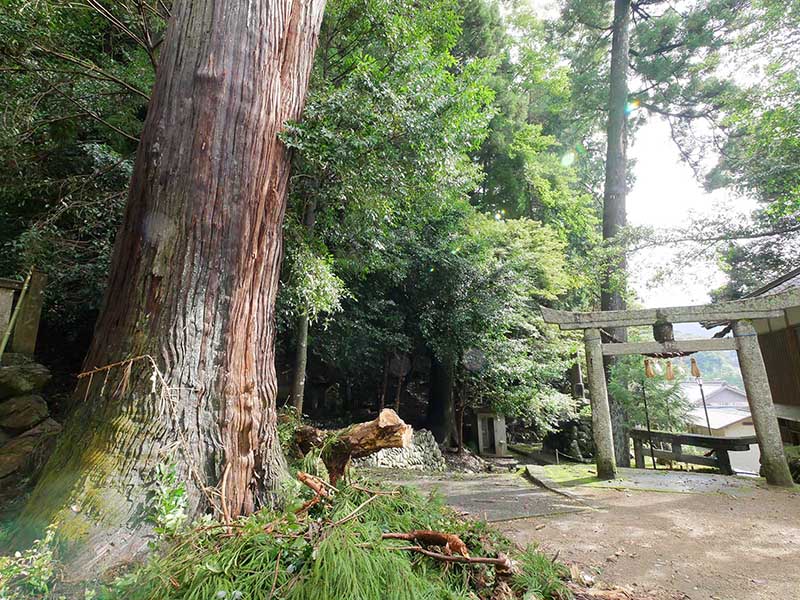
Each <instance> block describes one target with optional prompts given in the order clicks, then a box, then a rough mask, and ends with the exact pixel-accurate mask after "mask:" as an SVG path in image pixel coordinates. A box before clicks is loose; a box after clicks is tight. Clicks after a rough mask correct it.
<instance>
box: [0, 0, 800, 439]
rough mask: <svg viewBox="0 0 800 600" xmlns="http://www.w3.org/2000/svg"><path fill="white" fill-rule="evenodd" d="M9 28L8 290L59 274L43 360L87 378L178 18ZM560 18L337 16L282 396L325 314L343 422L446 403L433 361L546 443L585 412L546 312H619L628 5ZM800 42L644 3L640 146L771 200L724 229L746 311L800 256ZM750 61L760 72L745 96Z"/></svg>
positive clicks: (788, 25) (487, 9) (717, 2)
mask: <svg viewBox="0 0 800 600" xmlns="http://www.w3.org/2000/svg"><path fill="white" fill-rule="evenodd" d="M5 8H6V10H5V11H4V13H3V15H2V16H1V17H0V40H2V41H0V68H1V69H2V70H0V77H2V81H3V84H4V85H3V86H2V87H1V88H0V101H2V105H3V107H4V108H3V118H4V123H5V124H6V126H5V127H4V128H2V129H0V148H2V150H3V156H4V158H3V161H2V163H0V215H1V216H2V219H0V228H2V229H0V235H1V236H2V240H3V242H4V244H3V246H2V247H1V248H0V271H2V274H3V275H13V274H19V273H22V272H24V271H25V270H26V269H27V267H28V266H29V265H31V264H36V265H38V266H39V267H40V268H43V269H45V270H46V271H47V272H48V274H49V275H50V284H49V286H48V288H47V294H48V303H47V315H46V318H45V321H44V327H43V344H41V348H42V351H43V353H44V354H46V355H47V359H48V361H49V362H51V364H52V363H56V362H58V361H63V363H64V368H65V370H68V371H72V372H74V371H75V370H76V369H77V368H78V365H79V363H80V359H81V356H82V353H83V351H84V349H85V347H86V344H87V342H88V338H89V335H90V333H91V327H92V324H93V320H94V318H95V315H96V313H97V310H98V306H99V303H100V301H101V296H102V290H103V286H104V283H105V273H106V270H107V267H108V260H109V255H110V248H111V244H112V239H113V236H114V232H115V230H116V225H117V223H118V221H119V215H120V212H121V209H122V207H123V204H124V198H125V193H126V186H127V181H128V179H129V177H130V170H131V164H132V157H133V152H134V151H135V147H136V141H137V136H138V134H139V131H140V130H141V127H142V123H143V120H144V118H145V116H146V112H147V108H146V107H147V100H148V90H149V89H150V87H151V85H152V81H153V74H154V68H155V67H156V66H157V63H158V47H159V42H160V39H161V36H162V35H163V32H164V28H165V17H166V16H167V12H166V11H167V9H168V4H165V3H162V2H143V3H140V2H128V1H124V2H116V3H108V4H104V3H100V2H90V3H89V4H87V5H82V4H81V5H76V4H72V3H65V2H60V1H58V0H46V1H42V2H36V3H29V2H23V1H21V0H10V1H9V2H8V3H7V4H6V7H5ZM561 8H562V10H561V14H560V15H559V17H558V18H557V19H554V20H552V21H544V20H542V19H541V18H540V17H539V16H538V15H537V14H536V12H535V11H534V9H532V8H529V7H527V6H526V5H524V4H520V3H508V4H507V5H504V4H501V3H500V2H496V1H494V0H437V1H435V2H431V3H424V4H419V3H414V2H388V1H383V0H332V1H331V2H329V3H328V6H327V9H326V15H325V21H324V23H323V27H322V32H321V35H320V41H319V48H318V52H317V56H316V60H315V64H314V71H313V77H312V84H311V89H310V92H309V97H308V102H307V109H306V111H305V114H304V117H303V119H302V120H301V121H300V122H297V123H291V124H287V127H286V130H285V131H284V133H283V139H284V141H285V142H286V144H287V145H288V146H290V147H291V148H292V149H293V151H294V160H293V175H292V181H291V195H290V203H289V208H288V211H287V219H286V228H285V240H286V260H285V262H284V268H283V278H282V292H281V296H280V306H279V327H280V331H281V336H280V350H281V352H280V353H279V360H280V361H281V364H280V365H279V367H280V368H279V371H280V372H281V373H284V374H286V375H285V376H284V379H283V381H282V383H284V384H285V383H286V382H287V380H288V381H291V379H292V378H293V377H297V373H294V374H292V373H291V370H292V362H293V361H292V360H291V358H290V356H291V355H292V352H293V351H294V348H295V346H296V345H297V341H296V339H297V338H296V336H297V335H298V333H299V332H302V330H303V327H302V326H301V323H302V320H303V319H308V321H309V322H310V324H311V326H310V333H309V334H308V340H307V341H308V348H309V355H310V359H309V363H308V364H309V366H308V368H307V371H308V376H309V380H310V382H311V384H310V389H307V394H310V395H313V396H317V397H320V398H321V401H320V402H318V403H316V404H317V405H318V406H319V405H320V404H322V400H324V397H325V396H326V395H331V394H329V392H330V390H340V392H339V395H340V396H347V398H348V399H349V400H350V403H349V405H348V406H349V408H358V407H366V406H372V405H374V403H376V402H377V401H378V398H379V397H384V398H386V397H387V393H386V392H387V387H386V386H387V383H386V382H388V384H389V388H388V389H389V392H390V393H394V391H393V387H394V386H397V388H398V391H399V392H400V396H401V397H402V393H403V392H404V391H405V390H406V389H407V388H409V389H410V388H414V389H415V390H416V392H419V391H420V389H423V388H426V386H427V387H432V386H430V382H431V379H432V377H433V376H432V375H431V368H430V367H429V366H426V365H434V366H435V365H440V366H444V367H445V368H446V370H447V371H448V372H449V373H451V374H452V377H450V381H449V382H448V383H447V386H446V389H447V388H449V389H450V391H451V392H452V393H453V394H454V395H455V396H456V397H457V398H458V399H459V403H460V404H461V405H478V404H492V405H494V406H496V407H498V408H501V409H502V410H503V411H505V412H506V413H507V414H508V415H510V416H512V417H518V418H521V419H523V420H525V421H526V422H528V423H532V424H534V425H536V426H537V427H538V428H540V429H547V428H548V427H549V426H550V424H551V423H552V422H553V421H554V419H556V418H557V417H559V416H563V415H565V414H568V413H569V412H570V411H571V405H570V402H569V400H568V399H567V398H566V397H565V396H563V394H561V391H562V390H563V389H564V387H565V381H564V371H565V367H567V366H568V364H569V363H570V362H571V361H572V360H574V359H573V358H572V356H573V353H574V352H575V351H576V349H577V348H578V347H577V345H576V344H575V343H574V342H573V341H571V340H570V339H569V338H561V337H558V338H557V337H555V336H554V334H553V332H552V331H551V330H549V329H547V328H545V327H544V326H543V324H542V323H541V320H540V317H539V316H538V313H537V311H536V309H535V305H536V304H537V303H544V304H550V305H557V306H560V307H564V308H584V309H585V308H592V307H594V306H595V305H596V304H597V299H598V289H599V282H600V281H601V280H602V279H603V277H604V274H605V273H604V270H605V269H606V268H607V265H610V264H614V262H615V260H614V259H613V255H614V254H615V253H616V252H619V251H620V249H621V247H624V246H625V244H626V243H627V242H628V241H630V236H625V235H623V236H621V238H620V239H621V240H622V242H621V244H620V247H615V248H610V247H604V246H603V244H601V242H600V237H601V236H600V223H599V219H598V212H599V208H600V207H599V199H600V197H601V196H602V194H601V192H602V190H601V182H602V173H603V156H604V152H605V142H604V139H603V132H604V125H605V114H606V109H607V107H606V102H607V90H608V82H607V78H608V60H607V59H608V49H609V44H610V39H609V38H610V35H609V33H610V30H609V23H610V18H611V3H610V2H608V1H606V0H592V1H590V2H585V1H581V2H577V1H575V2H567V3H565V4H564V5H563V6H562V7H561ZM797 22H798V6H797V2H790V3H788V4H786V3H779V2H774V1H772V0H750V1H747V0H714V1H713V2H699V1H696V2H695V1H692V2H686V3H684V4H683V5H682V6H681V8H680V10H679V9H677V8H676V7H675V6H673V4H672V3H669V2H662V1H655V0H654V1H649V2H646V3H634V6H633V20H632V37H631V51H630V63H631V68H632V70H633V76H632V81H633V82H634V83H635V86H636V87H635V88H634V89H632V91H631V94H630V111H629V112H630V130H631V131H632V132H633V133H634V134H635V131H636V128H637V126H638V125H639V124H641V123H642V122H644V120H645V119H646V118H664V119H667V120H668V121H669V122H670V124H671V126H672V130H673V134H674V137H675V139H676V141H677V142H678V143H679V144H680V148H681V150H682V151H683V153H684V157H685V158H686V160H687V161H689V162H691V164H692V165H693V166H695V167H696V168H697V169H698V172H700V171H701V170H702V168H705V167H707V165H706V164H704V163H703V161H702V160H700V158H701V157H702V155H703V153H704V152H705V151H707V150H708V149H709V148H712V147H713V148H714V149H721V151H722V153H721V155H720V156H721V159H720V161H719V164H718V165H717V166H716V167H715V168H714V169H713V171H712V172H711V173H710V174H709V176H708V184H709V186H712V187H714V186H731V187H732V188H733V189H736V190H738V191H739V192H741V193H746V194H750V195H753V196H754V197H755V198H757V199H758V200H759V202H760V208H759V210H758V212H757V213H756V215H755V216H754V222H753V223H752V224H737V225H736V226H730V225H729V224H728V225H727V226H724V227H722V226H721V227H718V228H717V229H715V230H714V231H716V232H717V234H718V235H716V234H714V232H712V233H711V234H708V235H707V237H711V238H712V240H711V241H712V242H714V243H712V244H711V245H710V246H709V247H711V248H713V250H714V251H715V252H718V251H720V249H721V251H722V254H721V255H720V258H721V259H722V261H723V262H724V263H725V264H727V265H729V268H730V270H731V276H732V282H731V286H729V288H728V289H726V290H724V291H723V292H721V293H724V294H726V295H738V294H741V293H743V292H744V291H746V290H747V289H751V288H752V287H754V286H756V285H757V284H758V283H760V282H762V281H763V278H764V276H765V272H767V273H768V272H777V271H780V270H782V269H785V268H786V267H787V266H788V265H790V264H792V263H793V262H794V261H796V259H797V247H796V246H797V242H796V241H795V239H796V236H794V237H792V236H791V233H793V232H795V231H796V227H797V225H796V221H797V211H798V206H797V180H798V176H797V169H796V164H797V160H795V159H796V158H797V157H796V156H795V155H796V154H797V147H796V138H797V135H795V133H797V131H796V130H797V124H798V122H800V121H798V118H797V115H798V110H797V102H796V97H797V95H798V94H797V82H798V76H797V61H796V58H795V56H796V53H795V52H793V48H794V47H795V41H796V24H797ZM754 56H758V57H760V58H759V59H758V60H754V58H753V57H754ZM747 61H749V62H747ZM744 64H748V65H750V66H751V67H752V68H753V69H754V74H753V75H752V76H748V77H744V78H743V77H742V76H738V77H737V73H736V71H737V70H738V71H740V72H741V71H743V69H742V68H741V67H742V66H743V65H744ZM709 130H710V131H711V132H712V134H710V135H706V133H707V132H708V131H709ZM776 231H777V232H778V233H780V234H781V235H780V236H778V237H779V239H780V241H781V243H775V236H774V235H773V234H774V233H775V232H776ZM631 235H632V234H631ZM748 235H749V236H751V237H752V236H754V235H755V236H756V237H755V238H753V239H754V240H755V241H752V240H751V241H750V242H748V243H736V242H732V243H730V244H727V242H729V241H730V240H732V239H733V238H737V237H742V236H748ZM694 237H696V236H694ZM762 242H763V243H762ZM719 243H725V244H724V245H723V246H722V247H721V246H719ZM65 340H66V341H67V342H69V343H68V346H69V348H68V349H67V350H66V351H65V349H64V347H63V346H64V342H65ZM467 356H468V357H470V359H469V360H465V357H467ZM476 357H477V360H475V359H476ZM397 358H400V359H402V360H405V361H406V362H408V363H410V364H411V365H412V366H411V371H410V374H409V376H408V378H407V380H406V381H405V383H403V382H400V381H396V380H395V378H394V375H392V376H391V377H390V376H389V374H388V371H389V370H390V369H389V367H390V364H392V360H393V359H397ZM468 366H469V368H467V367H468ZM404 386H405V387H404ZM333 395H334V396H335V393H334V394H333ZM337 406H340V405H337ZM328 408H331V407H328Z"/></svg>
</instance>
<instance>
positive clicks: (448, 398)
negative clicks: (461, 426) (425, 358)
mask: <svg viewBox="0 0 800 600" xmlns="http://www.w3.org/2000/svg"><path fill="white" fill-rule="evenodd" d="M455 372H456V369H455V361H454V360H452V359H450V360H444V361H440V360H438V359H437V358H436V357H434V358H433V359H432V360H431V381H430V388H429V398H428V427H429V428H430V430H431V431H432V432H433V436H434V437H435V438H436V441H437V442H439V443H440V444H444V445H445V446H447V447H454V446H456V445H457V444H458V434H457V431H456V428H457V424H456V407H455V397H454V393H453V391H454V388H455Z"/></svg>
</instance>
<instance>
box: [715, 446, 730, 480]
mask: <svg viewBox="0 0 800 600" xmlns="http://www.w3.org/2000/svg"><path fill="white" fill-rule="evenodd" d="M714 455H715V456H716V457H717V464H718V465H719V472H720V473H722V474H723V475H733V467H731V457H730V454H728V451H727V450H714Z"/></svg>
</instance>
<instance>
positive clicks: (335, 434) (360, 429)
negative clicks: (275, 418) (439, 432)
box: [295, 408, 413, 485]
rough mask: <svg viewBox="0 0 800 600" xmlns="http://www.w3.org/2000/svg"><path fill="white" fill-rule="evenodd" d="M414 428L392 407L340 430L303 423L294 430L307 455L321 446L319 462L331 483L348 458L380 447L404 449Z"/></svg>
mask: <svg viewBox="0 0 800 600" xmlns="http://www.w3.org/2000/svg"><path fill="white" fill-rule="evenodd" d="M412 433H413V431H412V429H411V425H406V424H405V423H404V422H403V420H402V419H401V418H400V417H398V416H397V413H396V412H394V411H393V410H392V409H391V408H385V409H384V410H382V411H381V413H380V414H379V415H378V418H377V419H375V420H374V421H368V422H366V423H359V424H357V425H353V426H352V427H350V428H348V429H342V430H339V431H322V430H320V429H317V428H315V427H311V426H308V425H305V426H303V427H299V428H298V429H297V431H296V432H295V441H296V442H297V445H298V447H299V448H300V450H301V451H302V452H303V453H304V454H306V453H308V452H309V451H310V450H311V449H312V448H324V451H323V453H322V462H324V463H325V468H326V469H328V477H329V478H330V480H331V483H332V484H334V485H335V484H336V482H337V481H338V480H339V479H341V478H342V476H343V475H344V473H345V471H346V469H347V466H348V465H349V464H350V459H353V458H363V457H364V456H369V455H370V454H374V453H375V452H377V451H378V450H382V449H383V448H405V447H406V446H408V444H409V443H410V442H411V435H412Z"/></svg>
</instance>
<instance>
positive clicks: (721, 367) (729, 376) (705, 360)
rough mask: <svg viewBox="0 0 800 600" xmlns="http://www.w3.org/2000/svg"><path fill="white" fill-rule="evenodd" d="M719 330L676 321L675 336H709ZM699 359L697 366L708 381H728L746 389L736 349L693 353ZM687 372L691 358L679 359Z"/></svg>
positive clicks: (685, 337) (688, 337)
mask: <svg viewBox="0 0 800 600" xmlns="http://www.w3.org/2000/svg"><path fill="white" fill-rule="evenodd" d="M716 331H718V329H717V330H711V331H709V330H708V329H705V328H704V327H703V326H702V325H700V324H699V323H676V324H675V337H676V338H678V339H681V338H682V339H692V338H709V337H711V336H712V335H714V333H716ZM692 356H694V358H695V359H697V366H698V367H700V372H701V373H702V374H703V379H705V380H706V381H712V380H714V381H727V382H728V383H730V384H731V385H735V386H736V387H738V388H740V389H742V390H743V389H744V383H743V382H742V373H741V372H740V371H739V357H738V356H736V352H735V351H734V350H726V351H725V352H698V353H697V354H693V355H692ZM679 362H680V363H681V364H682V365H683V367H684V368H685V369H686V372H687V373H688V372H689V358H688V357H687V358H684V359H681V360H680V361H679Z"/></svg>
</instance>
